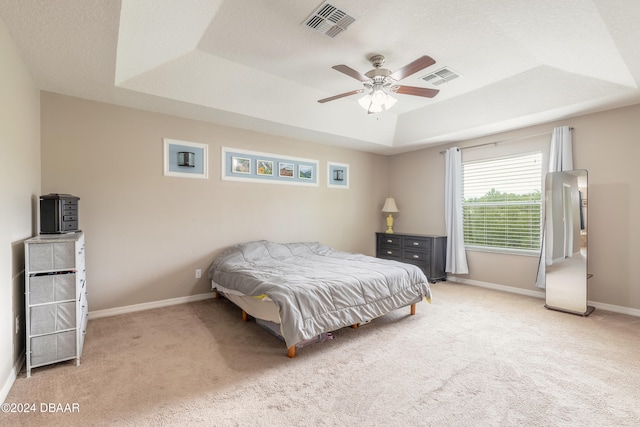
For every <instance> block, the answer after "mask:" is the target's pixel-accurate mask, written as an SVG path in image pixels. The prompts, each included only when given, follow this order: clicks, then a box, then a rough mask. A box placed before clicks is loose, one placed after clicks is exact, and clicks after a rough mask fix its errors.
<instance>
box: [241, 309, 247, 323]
mask: <svg viewBox="0 0 640 427" xmlns="http://www.w3.org/2000/svg"><path fill="white" fill-rule="evenodd" d="M247 319H248V317H247V312H246V311H244V310H242V321H243V322H246V321H247Z"/></svg>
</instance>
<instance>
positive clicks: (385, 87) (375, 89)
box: [318, 55, 440, 114]
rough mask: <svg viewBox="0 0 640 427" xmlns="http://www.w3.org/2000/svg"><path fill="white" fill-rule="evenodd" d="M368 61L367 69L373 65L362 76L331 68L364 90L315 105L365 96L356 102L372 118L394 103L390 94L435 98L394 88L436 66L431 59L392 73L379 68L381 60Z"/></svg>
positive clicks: (340, 67) (432, 92) (379, 57)
mask: <svg viewBox="0 0 640 427" xmlns="http://www.w3.org/2000/svg"><path fill="white" fill-rule="evenodd" d="M369 61H370V62H371V65H373V67H374V69H373V70H371V71H368V72H367V73H365V74H364V75H363V74H360V73H359V72H358V71H356V70H354V69H353V68H351V67H349V66H347V65H344V64H343V65H334V66H333V67H331V68H333V69H334V70H336V71H340V72H341V73H343V74H346V75H347V76H349V77H353V78H354V79H356V80H360V81H361V82H362V84H363V85H364V89H357V90H352V91H350V92H345V93H341V94H340V95H334V96H330V97H329V98H324V99H320V100H318V102H319V103H321V104H323V103H325V102H329V101H333V100H336V99H340V98H344V97H346V96H351V95H355V94H358V93H363V92H366V93H367V94H366V95H365V96H364V97H362V98H361V99H359V100H358V102H359V103H360V105H361V106H362V107H363V108H364V109H366V110H367V112H368V113H369V114H374V113H379V112H381V111H384V110H388V109H389V108H391V106H393V104H395V103H396V99H395V98H394V97H392V96H391V95H390V92H393V93H400V94H403V95H414V96H423V97H426V98H433V97H434V96H436V95H437V94H438V92H440V91H439V90H437V89H429V88H424V87H415V86H402V85H398V84H396V83H397V82H398V81H399V80H402V79H404V78H406V77H409V76H410V75H412V74H414V73H417V72H418V71H420V70H422V69H425V68H427V67H429V66H431V65H433V64H435V63H436V61H435V60H434V59H433V58H431V57H429V56H427V55H424V56H421V57H420V58H418V59H416V60H415V61H413V62H411V63H409V64H407V65H405V66H404V67H402V68H400V69H399V70H397V71H394V72H393V73H392V72H391V71H389V70H387V69H385V68H380V67H382V65H383V64H384V61H385V58H384V56H382V55H373V56H372V57H370V58H369Z"/></svg>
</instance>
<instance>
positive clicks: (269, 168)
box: [256, 160, 273, 176]
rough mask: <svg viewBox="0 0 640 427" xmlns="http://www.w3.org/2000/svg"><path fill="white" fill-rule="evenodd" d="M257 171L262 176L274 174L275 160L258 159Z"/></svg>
mask: <svg viewBox="0 0 640 427" xmlns="http://www.w3.org/2000/svg"><path fill="white" fill-rule="evenodd" d="M256 173H257V174H258V175H262V176H273V160H256Z"/></svg>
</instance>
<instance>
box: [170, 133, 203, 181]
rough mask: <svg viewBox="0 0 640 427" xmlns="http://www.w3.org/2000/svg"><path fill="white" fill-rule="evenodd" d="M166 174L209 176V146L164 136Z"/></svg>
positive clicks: (190, 176) (191, 176)
mask: <svg viewBox="0 0 640 427" xmlns="http://www.w3.org/2000/svg"><path fill="white" fill-rule="evenodd" d="M163 144H164V156H163V157H164V159H163V163H164V175H165V176H174V177H179V178H204V179H206V178H209V171H208V164H207V159H208V158H209V151H208V148H209V146H208V145H207V144H200V143H197V142H188V141H179V140H177V139H169V138H164V140H163Z"/></svg>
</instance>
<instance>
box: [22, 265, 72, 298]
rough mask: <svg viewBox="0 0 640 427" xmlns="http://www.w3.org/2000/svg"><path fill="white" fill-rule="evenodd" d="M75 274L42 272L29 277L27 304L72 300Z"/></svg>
mask: <svg viewBox="0 0 640 427" xmlns="http://www.w3.org/2000/svg"><path fill="white" fill-rule="evenodd" d="M75 293H76V274H75V273H67V274H44V275H40V276H31V277H29V304H43V303H47V302H57V301H69V300H73V299H74V296H75Z"/></svg>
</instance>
